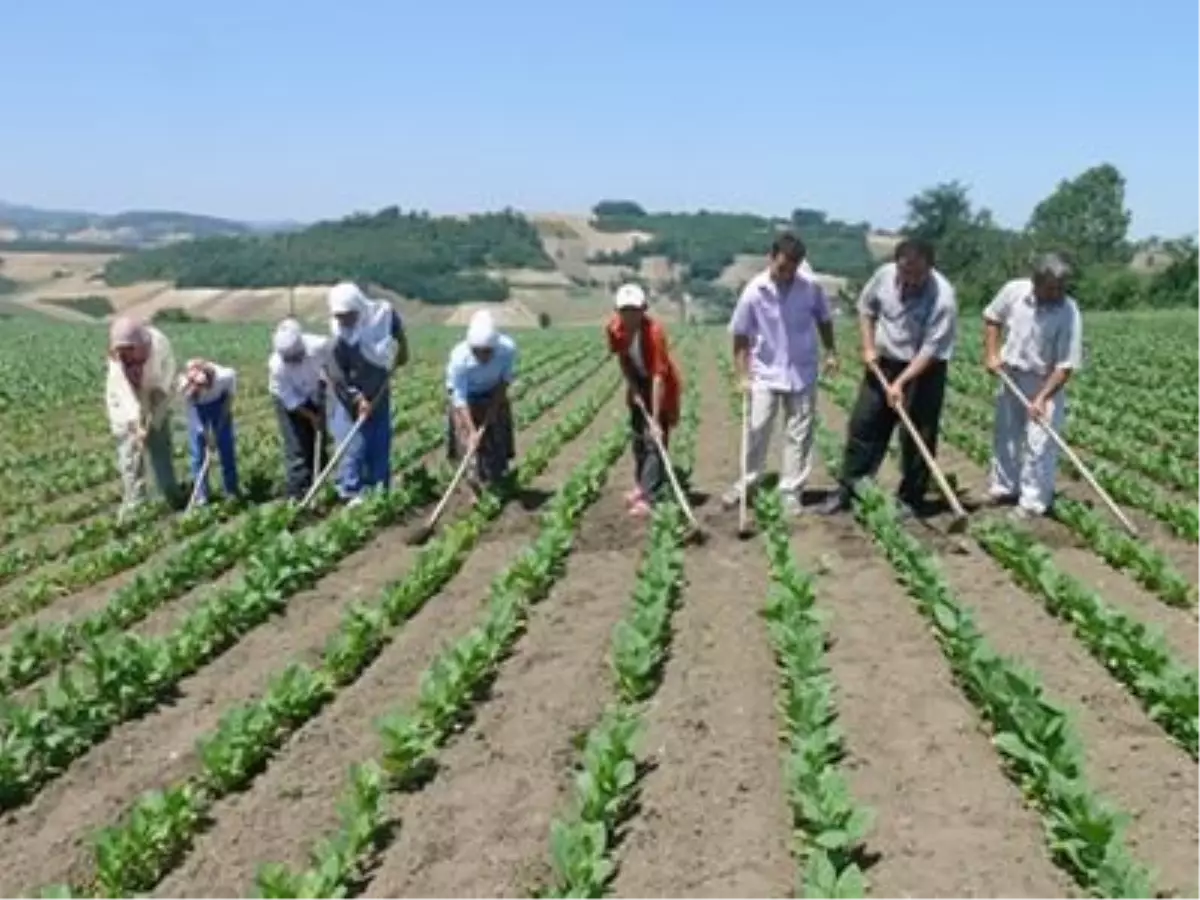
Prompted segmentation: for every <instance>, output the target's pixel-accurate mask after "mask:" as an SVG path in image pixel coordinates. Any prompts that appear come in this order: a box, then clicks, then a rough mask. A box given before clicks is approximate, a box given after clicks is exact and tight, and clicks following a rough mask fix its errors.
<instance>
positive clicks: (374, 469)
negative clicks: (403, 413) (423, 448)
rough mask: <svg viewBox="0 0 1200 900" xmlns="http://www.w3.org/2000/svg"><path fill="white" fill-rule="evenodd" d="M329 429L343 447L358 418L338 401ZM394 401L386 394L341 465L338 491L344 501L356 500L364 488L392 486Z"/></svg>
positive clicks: (339, 467)
mask: <svg viewBox="0 0 1200 900" xmlns="http://www.w3.org/2000/svg"><path fill="white" fill-rule="evenodd" d="M332 405H333V416H332V421H331V422H330V425H331V426H332V430H333V439H334V440H335V441H337V443H338V445H339V446H341V443H342V441H344V440H345V439H346V435H348V434H349V433H350V430H351V429H352V428H353V427H354V422H355V417H354V415H353V414H351V413H350V412H348V411H347V410H346V407H345V406H343V405H342V404H341V403H340V402H339V401H338V400H336V399H335V400H334V401H333V404H332ZM391 455H392V397H391V391H389V390H385V391H384V392H383V394H382V396H380V398H379V399H378V400H377V401H375V408H374V409H372V410H371V415H370V416H368V417H367V421H365V422H364V423H363V426H362V428H360V429H359V431H358V434H356V435H355V436H354V440H353V441H351V442H350V446H349V447H347V448H346V454H345V455H344V456H343V457H342V461H341V463H340V464H339V465H338V473H337V491H338V496H340V497H341V498H342V499H343V500H349V499H350V498H351V497H357V496H358V494H359V493H360V492H361V491H362V490H363V488H369V487H375V486H376V485H379V486H382V487H383V489H384V490H385V491H386V490H388V489H390V488H391V486H392V461H391Z"/></svg>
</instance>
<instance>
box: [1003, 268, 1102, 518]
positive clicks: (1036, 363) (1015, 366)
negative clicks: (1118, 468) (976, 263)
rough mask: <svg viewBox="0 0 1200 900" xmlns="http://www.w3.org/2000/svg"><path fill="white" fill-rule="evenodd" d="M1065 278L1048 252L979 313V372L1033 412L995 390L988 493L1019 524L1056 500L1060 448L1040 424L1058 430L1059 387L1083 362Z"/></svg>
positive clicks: (1062, 395)
mask: <svg viewBox="0 0 1200 900" xmlns="http://www.w3.org/2000/svg"><path fill="white" fill-rule="evenodd" d="M1070 278H1071V269H1070V267H1069V266H1068V265H1067V263H1066V262H1065V261H1064V260H1063V259H1062V258H1061V257H1060V256H1058V255H1057V254H1054V253H1048V254H1046V255H1044V256H1042V257H1040V258H1039V259H1038V260H1037V262H1036V264H1035V265H1034V269H1033V277H1032V278H1017V279H1014V280H1013V281H1010V282H1008V283H1007V284H1006V285H1004V287H1002V288H1000V291H999V293H997V294H996V296H995V298H994V299H993V300H992V302H991V303H989V304H988V306H987V308H986V309H984V311H983V321H984V326H983V327H984V332H983V342H984V365H986V367H987V369H988V371H989V372H991V373H993V374H996V373H998V372H1000V371H1004V372H1006V373H1007V374H1008V376H1009V377H1010V378H1011V379H1012V380H1013V381H1014V382H1015V383H1016V385H1017V387H1018V388H1020V389H1021V393H1022V394H1024V395H1025V396H1026V397H1027V398H1029V401H1030V406H1031V410H1029V411H1027V410H1026V408H1025V405H1024V403H1022V402H1021V399H1020V398H1019V397H1016V396H1015V395H1014V394H1013V393H1012V391H1010V390H1009V389H1008V388H1007V387H1006V386H1005V385H1003V384H1001V385H1000V388H999V390H998V391H997V394H996V432H995V440H994V443H993V449H992V472H991V485H990V486H989V488H988V494H989V495H990V496H991V498H992V499H993V500H995V501H1012V500H1016V501H1017V507H1016V509H1014V510H1013V515H1014V516H1015V517H1017V518H1028V517H1030V516H1040V515H1043V514H1045V512H1046V511H1047V510H1048V509H1049V508H1050V505H1051V503H1052V502H1053V500H1054V476H1055V473H1056V469H1057V465H1058V445H1057V444H1055V443H1054V441H1053V440H1052V439H1051V438H1050V437H1049V435H1047V433H1046V430H1045V429H1044V428H1042V427H1041V425H1040V424H1039V423H1041V422H1046V423H1048V424H1049V425H1050V427H1052V428H1053V429H1054V430H1055V431H1059V430H1060V429H1061V428H1062V422H1063V417H1064V415H1065V413H1066V405H1067V397H1066V392H1065V390H1064V388H1065V386H1066V384H1067V382H1068V381H1069V380H1070V378H1071V376H1072V374H1074V373H1075V372H1076V371H1078V370H1079V367H1080V365H1081V364H1082V362H1083V349H1082V348H1083V325H1082V322H1081V319H1080V315H1079V305H1078V304H1077V303H1076V302H1075V299H1074V298H1073V297H1071V296H1070V295H1068V294H1067V282H1068V281H1069V280H1070ZM1001 330H1003V331H1004V332H1005V334H1004V344H1003V346H1001V344H1000V333H1001ZM1031 419H1032V421H1030V420H1031Z"/></svg>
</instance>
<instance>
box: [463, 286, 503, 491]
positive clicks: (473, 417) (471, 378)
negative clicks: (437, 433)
mask: <svg viewBox="0 0 1200 900" xmlns="http://www.w3.org/2000/svg"><path fill="white" fill-rule="evenodd" d="M516 366H517V345H516V343H514V342H513V339H512V338H510V337H509V336H508V335H505V334H500V332H499V331H497V330H496V325H495V322H493V320H492V314H491V313H490V312H488V311H487V310H479V311H478V312H476V313H475V314H474V315H473V316H472V317H471V323H470V325H469V326H468V327H467V337H466V340H463V341H459V343H457V344H455V346H454V349H453V350H451V351H450V359H449V360H448V361H447V363H446V391H447V393H448V394H449V401H450V409H449V412H448V415H447V422H446V449H447V455H448V456H449V457H450V459H451V461H454V462H457V461H458V460H460V459H462V456H463V453H464V452H466V453H475V472H476V477H475V479H472V480H473V481H474V482H475V483H474V484H472V490H473V491H475V493H476V495H478V493H479V486H480V484H482V485H492V484H495V483H496V482H497V481H499V480H500V479H501V478H503V477H504V476H505V475H507V474H508V464H509V462H510V461H511V460H512V459H513V457H514V456H516V443H515V439H514V434H513V432H514V429H513V421H512V407H511V405H510V403H509V398H508V386H509V385H510V384H511V383H512V380H513V376H514V374H515V373H516Z"/></svg>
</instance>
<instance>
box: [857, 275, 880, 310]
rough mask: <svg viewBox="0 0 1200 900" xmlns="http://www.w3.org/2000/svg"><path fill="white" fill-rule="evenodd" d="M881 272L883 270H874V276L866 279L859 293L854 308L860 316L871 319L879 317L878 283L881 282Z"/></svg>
mask: <svg viewBox="0 0 1200 900" xmlns="http://www.w3.org/2000/svg"><path fill="white" fill-rule="evenodd" d="M883 272H884V270H883V269H876V270H875V274H874V275H872V276H871V277H870V278H869V279H867V283H866V284H864V285H863V289H862V290H861V291H859V293H858V302H857V303H855V305H854V306H855V309H856V310H857V311H858V314H859V315H860V316H868V317H870V318H872V319H876V318H878V317H879V283H880V282H881V281H882V280H883Z"/></svg>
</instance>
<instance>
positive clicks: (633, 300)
mask: <svg viewBox="0 0 1200 900" xmlns="http://www.w3.org/2000/svg"><path fill="white" fill-rule="evenodd" d="M613 302H614V305H615V306H616V312H615V313H614V314H613V317H612V318H611V319H610V320H609V322H608V325H607V326H606V328H605V335H606V337H607V339H608V349H609V352H610V353H613V354H615V355H616V357H617V361H618V362H619V363H620V366H621V372H622V374H623V375H624V376H625V400H626V403H627V404H628V405H629V424H630V428H631V429H632V431H633V477H634V485H633V489H632V490H631V491H630V492H629V493H628V494H627V495H626V496H625V500H626V502H627V503H628V504H629V514H630V515H631V516H634V517H635V518H640V517H643V516H646V515H648V514H649V513H650V511H651V507H652V506H653V504H654V503H655V501H656V500H657V499H658V497H659V495H660V494H661V492H662V490H663V486H664V484H665V481H666V477H667V476H666V469H665V465H666V463H665V462H664V460H663V459H662V457H661V454H660V453H659V452H658V447H657V446H656V445H655V443H654V437H653V435H652V434H651V432H652V431H654V432H657V434H658V437H659V440H661V441H662V445H663V447H664V448H665V447H667V446H668V439H669V436H670V432H671V429H673V428H674V427H675V425H676V424H677V423H678V422H679V403H680V396H681V393H682V391H681V382H682V380H681V378H680V377H679V369H678V367H677V366H676V365H675V361H674V360H673V359H671V352H670V349H669V348H668V346H667V332H666V329H664V328H663V327H662V324H661V323H660V322H658V321H657V320H656V319H655V318H654V317H652V316H651V315H650V314H649V312H647V307H648V305H649V304H648V303H647V300H646V292H645V291H644V290H643V289H642V288H641V287H640V286H639V285H636V284H624V285H622V286H621V287H620V288H618V290H617V293H616V296H615V297H614V298H613ZM639 401H640V403H639ZM644 411H648V412H649V414H650V416H649V419H647V417H646V413H645V412H644Z"/></svg>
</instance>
